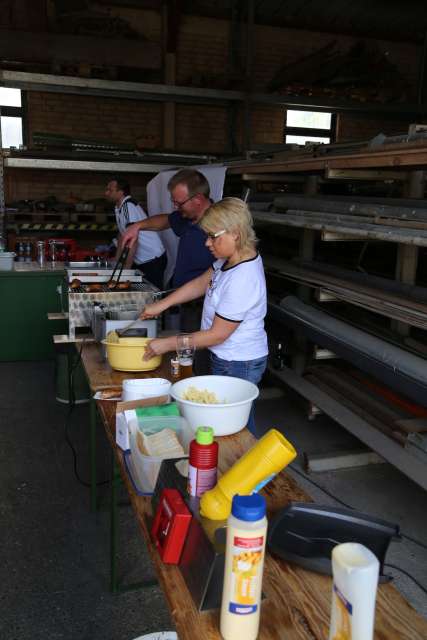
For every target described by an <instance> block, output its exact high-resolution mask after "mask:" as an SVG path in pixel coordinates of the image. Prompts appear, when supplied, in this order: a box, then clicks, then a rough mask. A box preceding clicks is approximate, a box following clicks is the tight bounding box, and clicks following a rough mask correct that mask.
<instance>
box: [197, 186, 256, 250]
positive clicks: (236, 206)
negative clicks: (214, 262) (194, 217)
mask: <svg viewBox="0 0 427 640" xmlns="http://www.w3.org/2000/svg"><path fill="white" fill-rule="evenodd" d="M199 225H200V226H201V228H202V229H203V231H206V233H216V232H217V231H222V229H225V230H226V231H229V232H232V233H236V234H237V235H238V237H239V249H240V250H242V251H244V250H246V249H255V246H256V243H257V242H258V240H257V237H256V235H255V231H254V228H253V220H252V215H251V212H250V211H249V208H248V205H247V204H246V203H245V202H243V200H240V198H224V199H223V200H220V201H219V202H215V204H212V205H211V206H210V207H209V209H206V211H205V213H204V214H203V217H202V219H201V220H200V222H199Z"/></svg>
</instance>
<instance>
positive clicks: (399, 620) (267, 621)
mask: <svg viewBox="0 0 427 640" xmlns="http://www.w3.org/2000/svg"><path fill="white" fill-rule="evenodd" d="M96 349H98V351H99V347H97V346H96V345H88V349H87V351H86V357H83V358H82V359H83V364H84V366H85V368H86V365H87V369H86V373H87V375H88V378H89V379H91V388H92V389H95V388H96V387H97V388H99V386H100V385H105V384H107V381H108V380H110V381H111V380H114V384H115V383H117V382H118V381H119V380H123V379H124V378H125V377H130V375H127V376H126V374H121V373H119V372H111V371H109V369H108V367H107V366H106V365H102V364H101V362H100V361H98V359H97V355H96ZM99 353H100V351H99ZM104 366H105V367H106V369H105V370H104V371H103V369H104ZM156 374H157V375H162V376H164V375H165V374H166V376H167V372H166V370H165V367H164V366H163V368H162V369H161V370H159V371H157V372H156ZM132 375H133V374H132ZM145 375H147V374H145ZM150 375H152V372H151V374H150ZM141 377H144V375H141ZM97 409H98V411H99V414H100V416H101V418H102V421H103V424H104V427H105V430H106V434H107V436H108V439H109V441H110V443H111V446H112V448H113V451H114V454H115V457H116V461H117V464H118V466H119V469H120V473H121V476H122V480H123V482H124V484H125V486H126V489H127V491H128V493H129V496H130V500H131V504H132V507H133V509H134V511H135V515H136V518H137V520H138V523H139V526H140V529H141V532H142V535H143V537H144V539H145V542H146V545H147V549H148V552H149V554H150V556H151V559H152V562H153V565H154V567H155V570H156V573H157V577H158V580H159V583H160V585H161V587H162V589H163V592H164V594H165V596H166V599H167V602H168V605H169V608H170V611H171V615H172V618H173V620H174V622H175V624H176V628H177V633H178V636H179V638H180V640H194V639H195V638H197V639H200V640H220V638H221V635H220V633H219V612H218V611H209V612H204V613H199V612H198V610H197V609H196V607H195V605H194V603H193V600H192V598H191V595H190V593H189V591H188V590H187V587H186V585H185V582H184V580H183V578H182V575H181V572H180V571H179V569H178V568H177V567H176V566H172V565H164V564H163V563H162V562H161V560H160V557H159V555H158V553H157V551H156V549H155V547H154V545H153V544H152V542H151V539H150V535H149V529H148V527H149V524H148V519H149V518H150V517H151V516H152V512H151V502H150V499H149V498H144V497H140V496H137V495H136V494H135V492H134V490H133V488H132V485H131V483H130V481H129V478H128V476H127V473H126V471H125V468H124V462H123V453H122V451H121V450H120V449H119V448H118V447H117V446H116V444H115V403H113V402H106V401H98V402H97ZM218 442H219V470H220V472H224V471H226V470H227V469H228V468H229V467H230V466H231V465H232V464H233V463H234V462H235V461H236V460H237V459H238V458H239V457H240V456H242V454H243V453H244V452H245V451H247V449H249V447H251V446H252V445H253V444H254V442H255V439H254V438H253V436H252V435H251V434H250V433H249V431H248V430H247V429H244V430H243V431H241V432H239V433H238V434H235V435H233V436H227V437H223V438H218ZM262 493H263V495H264V496H265V498H266V500H267V508H268V512H269V514H273V513H275V512H276V511H278V510H279V509H280V508H282V507H284V506H285V505H286V504H288V503H289V501H291V500H294V501H308V500H310V498H309V496H308V495H307V494H306V493H305V492H304V491H302V489H300V488H299V487H298V485H297V484H296V482H295V481H294V480H293V479H292V478H291V477H290V476H288V475H287V474H286V473H284V472H282V473H280V474H279V475H278V476H276V478H275V479H274V480H273V481H272V482H271V483H270V484H268V485H267V487H265V488H264V489H263V492H262ZM331 588H332V581H331V578H329V577H327V576H322V575H319V574H316V573H312V572H310V571H305V570H304V569H302V568H300V567H296V566H293V565H290V564H287V563H285V562H284V561H282V560H280V559H278V558H275V557H273V556H271V555H270V554H267V555H266V561H265V570H264V581H263V591H264V593H265V595H266V599H265V601H264V602H263V604H262V611H261V625H260V633H259V640H326V638H327V637H328V630H329V620H330V603H331ZM142 606H143V605H142ZM426 638H427V621H426V620H424V618H422V617H421V616H420V615H419V614H417V613H416V612H415V611H414V609H413V608H412V607H411V606H410V605H409V604H408V603H407V602H406V600H405V599H404V598H403V597H402V596H401V595H400V594H399V592H398V591H397V590H396V589H395V588H394V587H393V586H392V585H391V584H385V585H380V586H379V587H378V597H377V609H376V624H375V640H426ZM242 640H245V639H244V638H242Z"/></svg>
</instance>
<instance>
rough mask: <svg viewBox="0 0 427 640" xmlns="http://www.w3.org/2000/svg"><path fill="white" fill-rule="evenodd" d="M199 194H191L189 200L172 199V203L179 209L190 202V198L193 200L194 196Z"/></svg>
mask: <svg viewBox="0 0 427 640" xmlns="http://www.w3.org/2000/svg"><path fill="white" fill-rule="evenodd" d="M196 195H197V194H196V193H195V194H193V195H192V196H190V197H189V198H187V200H184V202H177V201H176V200H172V204H173V206H174V207H176V208H177V209H181V207H183V206H184V205H185V204H187V202H189V201H190V200H192V199H193V198H194V196H196Z"/></svg>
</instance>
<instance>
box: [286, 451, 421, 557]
mask: <svg viewBox="0 0 427 640" xmlns="http://www.w3.org/2000/svg"><path fill="white" fill-rule="evenodd" d="M289 467H290V468H291V469H292V471H294V472H295V473H296V474H297V475H300V476H301V477H302V478H304V480H307V481H308V482H310V483H311V484H312V485H314V486H315V487H317V488H318V489H320V491H323V493H325V494H326V495H327V496H329V497H330V498H332V499H333V500H335V501H336V502H338V503H339V504H341V505H342V506H343V507H346V508H347V509H353V510H354V507H352V506H351V505H350V504H348V503H347V502H344V501H343V500H341V499H340V498H337V496H334V494H333V493H331V492H330V491H328V490H327V489H325V488H324V487H322V485H320V484H318V483H317V482H315V481H314V480H312V479H311V478H310V477H309V476H308V475H307V474H305V473H304V472H303V471H300V470H299V469H298V468H297V467H296V466H295V465H293V464H290V465H289ZM400 535H401V537H402V538H405V539H406V540H410V541H411V542H413V543H414V544H417V545H418V546H420V547H422V548H423V549H427V545H426V544H425V542H421V541H420V540H417V539H416V538H413V537H412V536H408V535H407V534H406V533H402V532H400Z"/></svg>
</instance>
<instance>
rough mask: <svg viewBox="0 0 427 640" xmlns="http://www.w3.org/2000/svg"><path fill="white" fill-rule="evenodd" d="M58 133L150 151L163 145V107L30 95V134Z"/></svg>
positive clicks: (93, 98) (113, 99)
mask: <svg viewBox="0 0 427 640" xmlns="http://www.w3.org/2000/svg"><path fill="white" fill-rule="evenodd" d="M34 132H44V133H57V134H63V135H66V136H71V137H73V138H92V139H94V140H100V141H102V140H106V141H108V142H113V143H116V144H120V143H121V144H130V145H134V144H135V143H136V141H137V140H138V139H143V140H145V141H146V145H147V146H148V148H154V147H160V146H161V143H162V106H161V104H160V103H158V102H145V101H142V100H123V99H119V98H98V97H93V96H78V95H63V94H60V93H41V92H34V91H29V92H28V134H29V144H30V145H32V135H33V133H34Z"/></svg>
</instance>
